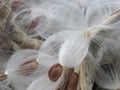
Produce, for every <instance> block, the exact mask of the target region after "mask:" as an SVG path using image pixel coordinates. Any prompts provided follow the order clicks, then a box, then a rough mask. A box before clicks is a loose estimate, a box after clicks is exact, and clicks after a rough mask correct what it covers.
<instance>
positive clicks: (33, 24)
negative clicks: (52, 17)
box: [28, 15, 46, 31]
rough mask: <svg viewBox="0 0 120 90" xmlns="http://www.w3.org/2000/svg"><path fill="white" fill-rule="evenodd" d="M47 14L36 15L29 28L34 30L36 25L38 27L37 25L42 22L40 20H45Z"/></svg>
mask: <svg viewBox="0 0 120 90" xmlns="http://www.w3.org/2000/svg"><path fill="white" fill-rule="evenodd" d="M45 18H46V16H45V15H42V16H38V17H36V18H35V19H33V20H32V22H31V23H30V25H29V27H28V28H29V30H30V31H31V30H33V29H34V28H35V27H37V25H38V24H39V23H40V22H43V21H44V20H45Z"/></svg>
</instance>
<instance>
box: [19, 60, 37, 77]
mask: <svg viewBox="0 0 120 90" xmlns="http://www.w3.org/2000/svg"><path fill="white" fill-rule="evenodd" d="M38 66H39V64H38V62H37V61H36V60H32V61H27V62H25V63H23V64H21V65H20V66H19V70H18V72H19V73H20V74H22V75H24V76H29V75H31V74H32V73H33V72H34V71H35V70H36V69H37V68H38Z"/></svg>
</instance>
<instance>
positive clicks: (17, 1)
mask: <svg viewBox="0 0 120 90" xmlns="http://www.w3.org/2000/svg"><path fill="white" fill-rule="evenodd" d="M26 7H28V6H27V5H25V3H24V2H22V1H20V0H15V1H13V2H12V5H11V8H12V10H13V11H15V12H18V11H20V10H22V9H24V8H26Z"/></svg>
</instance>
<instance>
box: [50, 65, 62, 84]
mask: <svg viewBox="0 0 120 90" xmlns="http://www.w3.org/2000/svg"><path fill="white" fill-rule="evenodd" d="M62 71H63V67H62V66H61V65H60V64H55V65H53V66H52V67H51V68H50V69H49V71H48V77H49V79H50V80H51V81H53V82H56V81H57V80H58V79H59V77H60V76H61V74H62Z"/></svg>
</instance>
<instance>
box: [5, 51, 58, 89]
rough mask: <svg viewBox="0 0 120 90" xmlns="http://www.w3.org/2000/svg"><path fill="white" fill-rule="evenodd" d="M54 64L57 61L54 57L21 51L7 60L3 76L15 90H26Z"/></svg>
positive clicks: (41, 53)
mask: <svg viewBox="0 0 120 90" xmlns="http://www.w3.org/2000/svg"><path fill="white" fill-rule="evenodd" d="M56 63H58V60H57V59H56V58H55V57H52V56H50V55H47V54H45V53H43V52H41V51H37V50H21V51H18V52H16V53H15V54H13V56H12V57H11V58H10V59H9V61H8V64H7V67H6V71H5V74H6V75H7V80H8V82H10V84H11V85H12V87H14V88H15V90H21V89H22V90H26V88H27V87H28V86H29V84H30V83H31V82H32V81H33V80H35V79H36V78H38V77H39V76H42V75H44V74H46V73H47V72H48V70H49V68H50V67H51V66H52V65H53V64H56ZM11 65H12V66H11Z"/></svg>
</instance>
